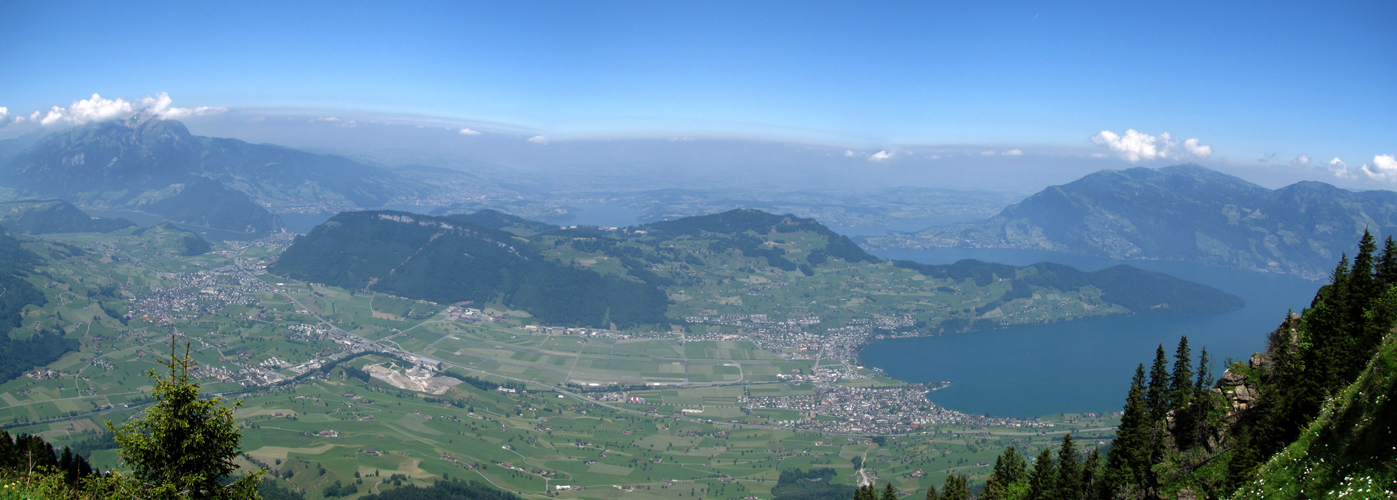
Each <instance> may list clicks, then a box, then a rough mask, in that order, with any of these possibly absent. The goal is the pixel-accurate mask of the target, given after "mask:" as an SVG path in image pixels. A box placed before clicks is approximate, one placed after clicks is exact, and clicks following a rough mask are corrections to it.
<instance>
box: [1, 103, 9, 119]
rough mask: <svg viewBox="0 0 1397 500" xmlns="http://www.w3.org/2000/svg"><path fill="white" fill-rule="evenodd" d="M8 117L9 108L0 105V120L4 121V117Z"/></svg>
mask: <svg viewBox="0 0 1397 500" xmlns="http://www.w3.org/2000/svg"><path fill="white" fill-rule="evenodd" d="M9 117H10V108H7V107H4V106H0V122H3V121H5V119H6V118H9Z"/></svg>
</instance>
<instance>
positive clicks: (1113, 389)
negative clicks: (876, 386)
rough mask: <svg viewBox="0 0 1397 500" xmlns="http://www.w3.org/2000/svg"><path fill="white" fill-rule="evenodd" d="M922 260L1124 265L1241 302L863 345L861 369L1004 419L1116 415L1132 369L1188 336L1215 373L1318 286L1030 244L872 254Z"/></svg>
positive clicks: (1258, 342)
mask: <svg viewBox="0 0 1397 500" xmlns="http://www.w3.org/2000/svg"><path fill="white" fill-rule="evenodd" d="M874 253H876V254H877V255H878V256H880V257H884V258H890V259H905V260H913V261H917V262H922V263H927V264H947V263H951V262H955V261H957V260H961V259H968V258H973V259H978V260H983V261H987V262H1000V263H1004V264H1012V265H1025V264H1032V263H1035V262H1043V261H1049V262H1058V263H1062V264H1067V265H1071V266H1073V267H1077V268H1079V269H1082V270H1086V271H1094V270H1097V269H1102V268H1105V267H1109V266H1113V265H1116V264H1122V263H1124V264H1130V265H1133V266H1136V267H1140V268H1142V269H1148V270H1151V271H1158V272H1163V273H1167V274H1170V275H1173V276H1177V277H1180V278H1183V279H1187V280H1191V281H1197V282H1199V283H1204V284H1207V285H1210V286H1213V287H1215V288H1218V289H1220V290H1223V291H1226V292H1228V293H1231V294H1233V295H1236V296H1238V297H1241V298H1242V299H1243V300H1246V302H1247V304H1246V306H1245V307H1243V308H1242V309H1238V310H1235V311H1231V312H1226V313H1221V314H1198V315H1177V316H1130V317H1116V318H1103V319H1092V320H1081V321H1067V322H1062V323H1053V324H1047V325H1034V326H1023V327H1013V328H1006V329H1003V330H992V331H984V332H971V333H959V334H952V335H945V336H940V337H920V338H907V339H889V340H883V341H878V342H875V343H873V344H872V345H869V346H868V347H867V348H865V349H864V351H863V353H862V354H861V355H860V357H859V359H860V362H861V363H862V364H864V365H865V366H872V367H878V368H882V369H883V370H884V371H886V372H887V373H888V375H890V376H892V377H894V378H898V379H902V380H908V381H913V382H935V381H943V380H944V381H949V382H951V385H950V387H947V388H945V389H941V390H939V391H935V392H932V393H931V394H930V395H929V396H928V398H929V399H931V401H933V402H935V403H936V404H939V405H942V406H944V407H946V408H950V409H953V410H959V411H964V412H967V413H975V414H991V415H996V416H1006V417H1035V416H1042V415H1048V414H1054V413H1062V412H1068V413H1083V412H1099V413H1105V412H1113V411H1120V409H1121V407H1122V406H1123V405H1124V403H1125V393H1126V390H1127V389H1129V387H1130V378H1131V376H1132V375H1133V374H1134V371H1135V367H1136V365H1138V364H1140V363H1146V364H1147V366H1146V368H1148V363H1149V362H1150V361H1152V360H1153V359H1154V350H1155V347H1156V346H1157V345H1159V344H1164V347H1165V350H1166V351H1167V352H1168V353H1169V355H1171V356H1172V355H1173V353H1174V347H1175V345H1176V344H1178V341H1179V337H1180V336H1184V335H1187V336H1188V338H1189V344H1190V346H1192V348H1193V355H1194V360H1195V363H1196V360H1197V356H1198V351H1199V350H1200V349H1201V348H1202V347H1204V346H1206V347H1207V348H1208V352H1209V354H1210V355H1212V356H1213V357H1214V359H1216V360H1217V361H1216V363H1214V365H1213V366H1214V371H1215V374H1216V375H1221V374H1222V370H1223V367H1224V364H1223V363H1224V359H1225V358H1226V357H1232V358H1236V359H1246V358H1247V357H1248V356H1250V355H1251V353H1252V352H1255V351H1258V350H1260V349H1262V348H1263V347H1264V344H1265V341H1266V334H1267V333H1268V332H1270V331H1272V330H1275V328H1276V326H1277V325H1279V324H1280V322H1281V320H1282V319H1283V318H1284V317H1285V314H1286V313H1287V312H1288V311H1289V310H1291V309H1293V310H1295V311H1297V312H1298V311H1300V310H1301V309H1303V308H1304V307H1306V306H1308V305H1309V304H1310V300H1311V299H1312V298H1313V297H1314V293H1315V291H1316V290H1318V288H1319V286H1320V285H1321V283H1318V282H1314V281H1309V280H1305V279H1301V278H1298V277H1294V276H1287V275H1278V274H1268V273H1256V272H1250V271H1242V270H1237V269H1227V268H1219V267H1213V266H1205V265H1200V264H1190V263H1184V262H1159V261H1129V262H1124V261H1117V260H1112V259H1104V258H1096V257H1085V256H1079V255H1069V254H1060V253H1056V252H1041V251H1029V250H993V249H933V250H917V251H911V250H889V251H880V252H874Z"/></svg>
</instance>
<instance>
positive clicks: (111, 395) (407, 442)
mask: <svg viewBox="0 0 1397 500" xmlns="http://www.w3.org/2000/svg"><path fill="white" fill-rule="evenodd" d="M133 232H134V231H131V230H125V231H118V232H115V233H110V234H86V233H84V234H63V235H50V236H46V237H44V238H43V239H28V240H26V242H25V244H24V246H25V248H27V249H30V250H31V251H34V252H36V253H38V254H39V255H40V256H41V257H43V258H44V259H45V262H44V263H43V264H42V265H41V266H39V268H38V269H36V271H38V272H37V273H35V274H33V275H32V276H31V281H32V282H33V283H34V285H35V286H36V287H38V288H39V289H40V290H42V291H43V292H44V294H45V296H46V298H47V299H48V302H47V303H46V304H45V305H43V306H42V307H30V308H29V309H27V310H26V313H25V315H24V319H23V325H22V326H21V328H20V330H19V331H20V332H24V331H29V330H33V331H37V330H39V329H43V328H61V329H62V330H63V331H65V332H67V334H68V336H69V337H70V338H76V339H79V340H80V342H81V347H80V348H79V350H77V351H75V352H70V353H68V354H66V355H64V356H63V357H62V358H60V359H59V360H58V361H56V362H54V363H51V364H49V365H48V366H46V367H41V368H39V369H36V370H32V371H31V372H30V373H28V374H26V375H25V376H21V377H19V378H17V379H14V380H11V381H8V382H6V383H4V384H3V385H0V422H4V423H5V425H6V427H7V430H8V431H9V432H11V433H12V434H17V433H31V434H40V435H42V436H44V437H45V438H46V439H49V440H52V441H55V442H58V443H62V444H77V443H80V442H88V443H90V442H94V441H99V440H96V439H94V436H96V435H97V434H98V433H99V432H100V430H101V429H103V428H104V424H103V422H104V421H111V422H112V423H114V424H117V425H120V424H121V423H122V422H124V421H126V420H128V419H130V418H132V417H133V416H134V415H136V414H137V413H138V412H139V411H140V409H141V408H142V407H143V405H145V404H148V403H149V400H148V399H147V397H146V394H147V392H148V391H149V389H150V382H149V379H147V378H146V377H145V375H144V372H145V371H147V370H151V369H158V368H160V365H159V364H158V361H159V360H160V359H162V357H164V356H167V355H168V354H169V352H168V351H169V349H170V338H171V336H172V335H173V336H174V337H175V338H176V340H177V342H178V343H179V344H180V346H181V347H180V348H181V349H182V348H183V347H182V346H183V345H184V343H186V342H187V343H189V345H190V349H191V354H192V355H193V357H194V358H195V359H196V360H197V361H198V362H199V364H200V368H199V373H198V374H199V376H200V377H201V379H202V380H203V390H204V391H205V392H206V393H213V394H221V395H223V396H225V397H226V398H229V399H241V400H242V406H241V408H239V409H238V411H237V414H236V415H237V417H238V419H239V421H240V422H241V423H242V424H243V425H244V429H243V433H244V438H243V442H242V445H243V446H242V447H243V451H244V455H243V457H242V458H241V459H240V464H241V465H243V466H246V467H267V468H269V469H271V470H272V475H273V476H275V477H274V478H273V479H269V480H275V481H278V482H279V483H280V485H282V486H283V487H294V488H300V489H302V490H304V491H305V493H306V494H307V496H308V497H310V498H322V497H323V496H324V495H323V493H324V491H325V488H326V487H327V486H331V485H334V484H336V483H338V484H341V485H350V484H353V485H355V486H356V489H357V492H356V493H353V494H351V495H349V497H357V496H362V495H365V494H368V493H372V492H382V491H385V490H386V489H390V488H396V487H401V486H402V485H405V484H428V483H430V482H431V481H433V480H436V479H441V478H462V479H479V480H483V481H485V482H488V483H490V484H493V485H495V486H497V487H500V488H502V489H506V490H510V491H515V492H519V493H521V494H523V495H525V496H529V497H539V496H543V495H544V494H545V492H546V493H547V494H550V495H556V496H559V497H564V498H568V497H572V498H637V499H643V498H676V497H684V496H691V497H695V498H724V499H729V498H730V499H741V498H745V497H757V498H770V496H771V495H770V493H769V491H770V488H771V487H772V486H774V485H775V484H776V479H777V476H778V475H779V473H780V471H781V470H783V469H791V468H801V469H808V468H812V467H827V468H833V469H835V470H836V471H837V472H838V476H837V477H838V481H840V482H843V483H849V484H854V483H858V482H861V481H867V480H874V479H876V480H877V481H878V482H879V484H882V483H884V482H888V481H891V482H893V484H894V485H895V486H897V487H898V488H899V489H900V490H902V491H904V492H906V493H908V494H911V493H914V492H915V491H916V490H919V489H921V490H924V489H925V488H926V487H927V486H929V485H933V484H935V485H939V484H940V483H941V480H942V478H944V477H945V475H946V474H947V473H948V472H956V473H966V474H970V475H971V476H972V478H980V479H983V477H984V476H985V475H987V474H988V472H989V468H990V467H989V464H991V463H992V462H993V459H994V457H995V456H997V455H998V454H999V452H1000V451H1001V450H1002V448H1003V447H1004V446H1007V445H1011V444H1012V445H1016V446H1019V447H1020V451H1021V452H1023V453H1026V454H1030V455H1031V454H1032V453H1034V452H1036V450H1038V449H1041V447H1043V446H1046V445H1048V444H1049V443H1050V441H1051V440H1052V439H1054V438H1059V439H1060V437H1061V435H1062V434H1063V433H1066V432H1068V431H1072V432H1073V433H1074V434H1076V435H1077V436H1078V438H1079V439H1081V440H1083V441H1085V442H1086V443H1087V444H1093V443H1097V442H1102V443H1104V442H1105V441H1106V440H1108V439H1109V438H1110V436H1111V431H1110V428H1111V426H1112V425H1114V421H1113V420H1112V419H1111V418H1109V417H1100V416H1094V415H1088V416H1083V415H1071V414H1065V415H1054V416H1050V417H1044V418H1042V419H1037V420H1012V419H998V418H990V417H986V416H974V415H965V414H961V413H958V412H955V411H954V409H945V408H939V407H936V406H935V405H932V404H931V403H929V402H927V401H926V400H925V399H924V398H921V394H923V393H925V392H926V391H927V390H929V388H926V387H922V386H919V385H912V384H906V383H904V382H901V381H897V380H893V379H889V378H886V377H882V376H880V374H879V373H878V372H875V371H873V370H869V369H866V368H863V367H858V366H854V361H853V359H851V358H850V357H849V356H847V355H844V356H829V357H826V356H822V353H823V352H826V351H827V352H830V353H832V354H833V353H838V354H847V353H848V352H851V351H848V350H837V349H835V350H824V349H821V348H818V347H807V346H799V345H792V346H784V347H780V348H777V347H772V346H770V345H768V346H760V345H758V344H757V343H756V342H754V341H753V340H751V339H749V338H748V337H747V336H746V334H745V330H746V329H747V328H750V327H751V326H752V323H750V321H751V318H750V317H749V316H744V317H742V318H738V319H734V320H733V321H732V322H730V323H731V324H719V323H717V322H715V323H714V324H697V323H690V324H687V325H684V326H681V327H675V328H674V329H672V330H670V331H652V332H646V331H610V330H598V329H576V328H574V329H564V328H550V327H548V325H538V324H536V323H534V322H533V321H531V319H530V318H528V317H527V315H526V314H523V313H522V312H519V311H510V310H506V309H503V308H499V307H497V306H490V305H481V306H478V307H479V308H478V309H467V308H465V307H460V306H445V305H439V304H432V303H429V302H424V301H417V300H410V299H404V298H399V297H393V296H387V295H384V294H381V293H380V294H374V293H368V292H363V291H355V292H352V291H349V290H344V289H339V288H334V287H325V286H319V285H312V284H306V283H301V282H295V281H290V280H287V279H285V278H281V277H277V276H273V275H270V274H267V273H266V272H265V271H263V270H262V267H263V265H264V264H265V263H266V262H267V261H268V260H269V259H271V258H274V256H275V255H276V254H277V253H278V252H280V251H281V250H283V249H284V248H285V247H286V245H288V244H289V243H290V239H289V237H283V236H277V237H272V238H268V239H264V240H259V241H257V242H251V243H238V242H232V243H227V244H218V245H216V246H215V248H214V251H213V252H211V253H207V254H203V255H197V256H192V257H182V256H179V255H178V254H177V253H176V252H173V251H171V250H170V243H169V242H168V241H166V239H168V238H166V236H162V235H161V234H160V233H159V231H147V232H145V233H142V234H139V235H137V234H132V233H133ZM162 238H166V239H162ZM78 249H81V250H78ZM565 258H572V257H571V256H567V257H565ZM113 285H115V286H113ZM730 293H733V294H734V295H736V293H735V292H730ZM714 295H715V296H717V295H722V294H714ZM681 301H682V299H681ZM709 307H711V306H709ZM749 307H750V305H749ZM681 309H687V307H686V306H682V305H681ZM841 314H849V313H848V311H847V310H842V311H841ZM480 318H487V319H486V320H481V319H480ZM744 318H745V319H744ZM759 319H760V318H759ZM491 320H493V321H491ZM743 321H748V323H743ZM759 323H760V321H759ZM18 336H20V334H17V335H16V337H18ZM860 401H861V402H864V403H867V402H870V401H871V402H874V403H875V404H874V405H873V406H872V407H864V408H849V407H848V405H855V406H857V404H859V403H858V402H860ZM880 401H882V402H884V403H879V402H880ZM841 405H843V406H841ZM880 405H881V406H880ZM96 448H98V449H97V450H96V451H94V452H92V458H93V460H94V463H96V464H98V465H100V466H102V467H105V468H110V467H113V466H116V465H117V460H116V455H115V452H114V451H113V450H112V449H110V448H109V447H104V446H101V445H98V446H96ZM856 458H857V459H858V461H859V462H862V463H864V464H866V468H865V469H864V470H863V471H858V470H856V469H855V466H854V460H855V459H856ZM270 477H271V476H269V478H270ZM559 486H563V487H564V488H571V489H558V487H559Z"/></svg>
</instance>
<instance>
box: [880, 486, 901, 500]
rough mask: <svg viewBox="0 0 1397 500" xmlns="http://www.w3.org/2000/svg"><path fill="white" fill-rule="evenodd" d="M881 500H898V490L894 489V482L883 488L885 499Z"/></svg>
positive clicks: (881, 499)
mask: <svg viewBox="0 0 1397 500" xmlns="http://www.w3.org/2000/svg"><path fill="white" fill-rule="evenodd" d="M879 500H897V490H895V489H893V483H892V482H888V486H887V487H886V488H883V497H882V498H880V499H879Z"/></svg>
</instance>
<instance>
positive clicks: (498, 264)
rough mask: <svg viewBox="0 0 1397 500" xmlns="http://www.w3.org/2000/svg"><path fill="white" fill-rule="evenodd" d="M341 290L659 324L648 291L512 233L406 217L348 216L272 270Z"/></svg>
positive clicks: (657, 301) (550, 316) (578, 320)
mask: <svg viewBox="0 0 1397 500" xmlns="http://www.w3.org/2000/svg"><path fill="white" fill-rule="evenodd" d="M270 270H271V271H273V272H276V273H282V274H285V275H287V276H290V277H293V278H298V279H306V280H312V281H316V282H321V283H328V284H332V285H337V286H343V287H346V288H354V289H361V288H367V289H369V290H378V291H384V292H388V293H393V294H395V295H400V296H404V297H412V298H422V299H426V300H432V301H436V302H442V303H455V302H477V303H486V302H490V301H492V300H499V301H500V302H502V303H503V304H506V305H509V306H511V307H517V308H519V309H523V310H526V311H528V312H530V313H532V314H534V315H535V316H538V317H539V318H540V319H542V320H544V321H548V322H551V323H555V324H578V325H588V326H609V325H610V324H612V323H615V324H616V325H617V326H620V327H630V326H634V325H637V324H662V323H666V322H667V320H666V319H665V317H664V310H665V304H666V299H665V296H664V293H663V292H662V291H660V290H659V289H658V288H655V287H654V286H653V285H649V284H645V283H637V282H633V281H629V280H625V279H621V278H619V277H616V276H603V275H600V274H597V273H595V272H591V271H588V270H585V269H579V268H575V267H570V266H565V265H561V264H558V263H556V262H551V261H548V260H545V259H544V258H542V256H541V255H539V254H538V253H537V251H535V250H534V249H532V248H530V247H529V246H528V241H527V240H517V239H516V238H515V237H514V236H513V235H512V234H510V233H507V232H504V231H500V230H495V229H490V228H486V227H482V226H477V225H475V224H471V223H468V222H462V221H457V220H451V219H445V218H439V217H429V216H422V215H414V214H409V213H405V212H346V213H342V214H339V215H336V216H335V217H334V218H332V219H330V220H329V221H328V222H326V223H325V224H322V225H320V226H317V227H316V228H315V229H314V230H312V231H311V232H310V234H307V235H305V236H301V237H298V238H297V239H296V242H295V244H293V245H292V246H291V248H289V249H287V250H286V252H285V253H283V254H282V256H281V258H280V259H279V260H278V261H277V262H276V263H275V264H274V265H273V266H272V267H271V269H270Z"/></svg>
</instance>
